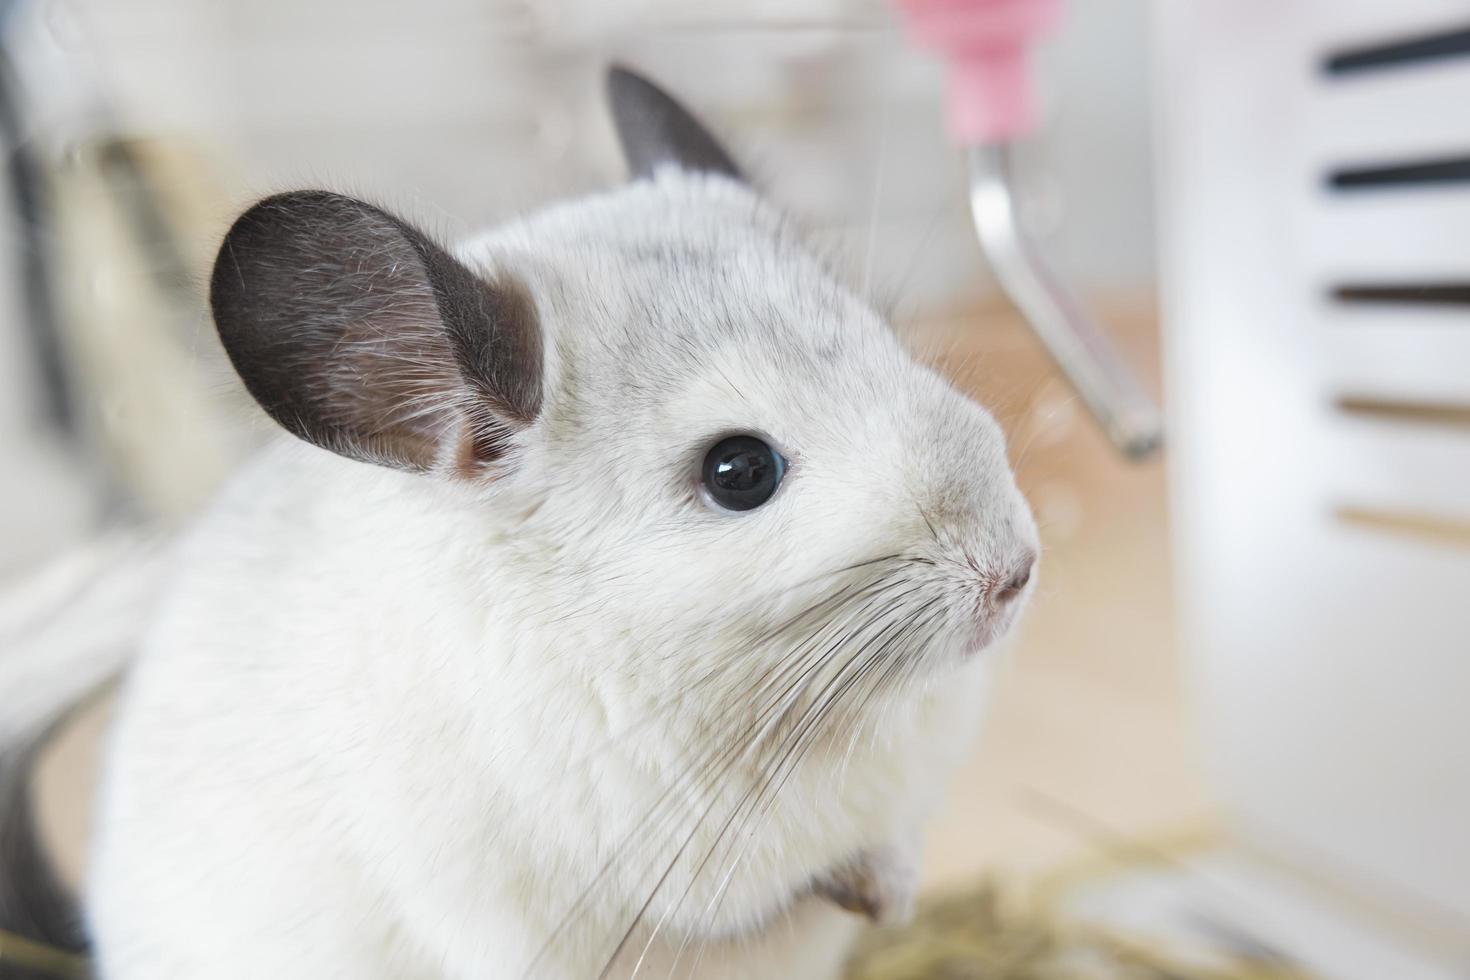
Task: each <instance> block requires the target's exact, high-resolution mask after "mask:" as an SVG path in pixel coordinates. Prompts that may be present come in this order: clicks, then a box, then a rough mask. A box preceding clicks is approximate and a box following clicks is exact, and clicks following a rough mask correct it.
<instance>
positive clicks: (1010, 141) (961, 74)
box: [894, 0, 1163, 459]
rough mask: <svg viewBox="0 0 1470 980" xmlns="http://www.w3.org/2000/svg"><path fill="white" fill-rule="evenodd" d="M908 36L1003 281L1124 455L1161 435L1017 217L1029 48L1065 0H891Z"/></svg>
mask: <svg viewBox="0 0 1470 980" xmlns="http://www.w3.org/2000/svg"><path fill="white" fill-rule="evenodd" d="M894 4H895V6H896V7H897V8H898V11H899V14H900V15H901V16H902V18H903V19H904V21H905V23H906V24H907V26H908V29H909V34H910V36H911V37H912V38H913V39H914V41H915V43H917V44H919V45H920V46H922V47H925V48H928V49H931V50H933V51H934V52H935V53H936V54H938V55H939V57H940V58H942V59H943V60H944V62H945V65H946V67H947V72H946V76H947V79H948V82H947V85H946V99H947V101H946V111H945V118H946V121H947V127H948V129H949V135H950V138H951V139H952V140H953V141H954V143H955V145H956V146H961V147H966V148H967V150H966V152H967V153H968V154H969V161H968V162H969V168H970V211H971V214H972V215H973V217H974V220H975V230H976V231H977V232H978V233H979V235H980V244H981V246H982V247H983V248H984V249H985V254H986V256H987V257H988V258H989V259H990V264H991V266H992V268H993V269H994V270H995V277H996V279H997V280H999V282H1000V285H1001V288H1002V289H1004V290H1005V292H1006V295H1007V296H1009V297H1010V299H1011V301H1012V302H1013V303H1015V304H1016V307H1017V309H1019V310H1020V311H1021V315H1022V316H1023V317H1025V318H1026V321H1027V322H1028V323H1030V324H1031V328H1032V329H1033V330H1035V331H1036V335H1037V336H1038V337H1040V338H1041V341H1042V343H1044V344H1045V345H1046V348H1047V350H1049V351H1050V352H1051V355H1052V357H1053V358H1055V359H1056V362H1057V365H1058V366H1059V367H1060V368H1061V369H1062V373H1063V374H1065V375H1066V376H1067V380H1068V381H1070V382H1071V383H1072V386H1073V387H1074V388H1076V389H1077V393H1078V394H1079V395H1080V396H1081V397H1082V400H1083V401H1084V402H1085V403H1086V404H1087V407H1088V409H1089V410H1090V411H1091V412H1092V414H1093V416H1094V417H1095V418H1096V419H1097V420H1098V422H1099V423H1101V425H1102V426H1103V428H1104V429H1106V430H1107V433H1108V435H1109V437H1111V438H1112V440H1113V442H1114V444H1115V445H1117V447H1118V448H1119V449H1121V450H1122V451H1123V453H1124V454H1125V455H1127V456H1128V457H1130V458H1132V459H1141V458H1143V457H1145V456H1147V455H1148V454H1149V453H1151V452H1152V451H1153V450H1154V449H1156V448H1157V447H1158V446H1159V445H1160V444H1161V443H1162V441H1163V422H1162V420H1161V418H1160V415H1159V410H1158V408H1157V407H1156V406H1155V405H1154V403H1153V402H1152V401H1151V400H1150V399H1149V398H1148V396H1146V395H1145V394H1144V392H1143V389H1142V388H1141V387H1140V386H1139V384H1138V380H1137V379H1136V378H1135V377H1134V375H1133V373H1132V372H1131V371H1130V370H1129V369H1128V366H1127V364H1126V363H1124V361H1123V359H1122V358H1121V357H1120V356H1119V355H1118V353H1117V352H1116V351H1115V350H1114V349H1113V346H1112V344H1110V343H1109V342H1108V339H1107V337H1106V335H1105V334H1104V333H1103V331H1102V329H1101V328H1100V327H1099V326H1098V324H1097V323H1096V322H1095V321H1094V320H1093V319H1092V318H1091V317H1089V316H1088V315H1087V312H1086V311H1085V310H1084V309H1083V308H1082V305H1081V304H1080V303H1078V302H1077V300H1076V299H1075V298H1074V297H1073V296H1072V294H1071V293H1070V292H1068V291H1067V289H1066V288H1065V287H1064V286H1063V285H1062V283H1061V282H1060V280H1058V279H1057V277H1056V276H1055V275H1054V274H1053V273H1052V271H1051V270H1050V269H1049V268H1047V265H1046V263H1045V261H1044V260H1043V256H1042V251H1041V250H1040V249H1039V248H1037V247H1036V246H1035V244H1034V243H1032V242H1031V241H1030V240H1028V239H1027V237H1026V233H1025V231H1024V229H1022V227H1021V223H1020V220H1019V217H1018V209H1017V207H1016V194H1015V184H1014V182H1013V179H1012V160H1011V147H1012V146H1013V145H1014V144H1015V142H1016V141H1017V140H1020V139H1024V138H1025V136H1026V135H1027V134H1028V133H1029V132H1031V131H1032V129H1033V128H1034V126H1035V116H1036V106H1035V102H1036V100H1035V96H1034V93H1033V85H1032V80H1031V71H1030V67H1029V64H1028V62H1029V54H1030V48H1031V45H1032V44H1033V43H1034V41H1035V40H1036V38H1037V37H1039V36H1040V35H1042V34H1044V33H1046V32H1047V31H1049V30H1051V29H1052V28H1054V27H1055V26H1056V24H1057V22H1058V21H1060V20H1061V17H1062V0H894Z"/></svg>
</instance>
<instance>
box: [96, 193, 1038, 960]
mask: <svg viewBox="0 0 1470 980" xmlns="http://www.w3.org/2000/svg"><path fill="white" fill-rule="evenodd" d="M458 257H459V259H460V260H461V261H462V262H463V263H464V264H465V265H466V266H467V267H468V268H471V269H473V270H474V271H475V272H477V273H479V274H480V275H482V276H483V277H484V279H485V280H486V281H506V280H507V278H509V279H513V280H514V281H515V282H516V283H518V284H519V285H520V287H521V288H523V290H524V292H525V294H526V295H527V296H528V297H529V298H530V301H531V302H532V303H533V304H534V307H535V311H536V318H537V321H538V323H539V328H540V330H541V331H542V335H543V342H544V364H543V368H544V379H543V386H542V388H543V401H542V405H541V407H540V413H539V415H538V417H537V418H536V419H535V420H534V422H532V423H531V424H529V425H526V426H524V427H523V428H520V429H518V430H517V431H516V432H515V434H514V436H513V443H512V445H511V446H510V448H509V452H508V453H507V454H506V458H505V462H504V464H503V465H500V466H498V467H497V468H496V470H495V471H494V472H493V473H489V474H485V473H480V474H472V475H466V474H464V473H458V474H456V473H453V472H450V471H448V470H444V471H441V472H438V473H432V474H425V473H415V472H406V471H401V470H395V469H391V468H384V467H378V466H374V465H371V464H370V463H367V462H360V461H355V460H352V459H346V458H341V457H339V456H336V455H333V454H332V453H329V452H327V451H324V450H323V449H321V448H317V447H313V446H309V445H305V444H297V443H290V444H282V445H280V446H278V447H275V448H273V449H272V450H271V451H269V452H267V453H266V454H265V455H264V456H263V457H262V458H261V459H259V460H258V461H257V462H256V463H255V464H254V465H253V466H252V467H251V468H250V469H249V470H248V471H246V472H244V473H243V474H242V475H240V477H239V478H238V479H236V480H235V481H234V483H233V484H232V485H231V486H230V487H229V489H228V490H227V492H225V493H224V494H223V496H222V497H221V499H220V500H219V501H218V503H217V505H216V506H215V507H214V508H213V510H212V512H211V513H210V514H209V515H208V516H207V518H206V519H205V520H204V521H203V522H202V523H201V524H200V525H199V526H198V528H197V530H196V531H195V532H194V533H193V534H192V536H191V537H190V539H189V540H188V541H186V542H185V543H184V544H183V545H182V547H181V553H180V559H179V563H178V566H177V573H176V578H175V581H174V583H173V586H172V587H171V588H170V590H169V595H168V598H167V601H166V603H165V605H164V609H163V612H162V614H161V616H160V617H159V618H158V620H157V622H156V624H155V625H154V627H153V628H152V629H151V631H150V632H149V634H148V636H147V640H146V643H145V646H144V652H143V655H142V657H141V659H140V661H139V663H138V664H137V666H136V669H135V670H134V671H133V673H132V675H131V676H130V678H129V679H128V682H127V686H126V690H125V694H124V698H123V702H122V707H121V715H120V720H119V722H118V725H117V729H116V733H115V737H114V738H113V740H112V743H111V747H110V751H109V754H108V760H107V766H106V782H105V786H104V791H103V796H102V812H101V814H100V818H99V827H100V831H99V836H98V839H97V850H96V859H95V865H94V873H93V875H92V879H91V883H90V907H89V912H90V916H89V920H90V925H91V928H92V931H93V934H94V937H95V941H96V948H97V950H98V956H99V966H100V971H101V975H102V977H103V978H105V980H169V978H190V980H192V978H198V977H210V978H232V977H239V978H242V980H243V978H251V980H255V978H259V977H276V978H290V977H303V978H304V977H312V978H322V977H352V978H373V977H383V978H387V977H395V978H404V977H407V978H416V977H422V978H486V977H492V978H506V980H516V978H523V977H535V978H549V980H591V978H595V977H598V976H601V975H606V976H620V977H628V976H632V975H634V974H636V975H638V976H643V977H662V976H683V975H686V974H687V975H695V976H699V977H711V978H724V977H728V978H735V977H774V976H787V977H803V978H821V977H824V976H831V975H833V974H834V973H835V972H836V971H837V969H838V968H839V966H840V963H841V961H842V958H843V955H844V951H845V949H846V946H847V943H848V941H849V940H850V938H851V935H852V933H853V932H854V929H855V926H856V922H857V920H856V919H855V918H854V917H853V916H852V915H850V914H849V913H847V912H844V911H842V910H840V909H838V908H837V907H836V906H835V905H834V904H832V903H831V902H829V901H826V900H824V899H822V898H820V897H819V896H818V895H817V894H816V893H817V892H823V893H825V894H829V895H832V894H834V891H833V889H831V888H828V887H826V883H828V882H830V881H831V879H832V877H833V876H834V875H836V876H837V877H838V879H839V880H840V881H841V882H842V883H843V885H844V886H846V887H848V888H849V889H850V891H851V893H852V894H856V895H858V896H859V897H858V898H856V899H854V901H855V902H857V906H856V907H860V908H863V909H864V910H866V911H870V912H872V911H874V909H873V908H870V907H869V906H870V905H872V904H873V903H875V902H876V903H881V902H882V901H884V900H886V899H887V898H889V897H892V898H894V900H895V901H898V902H901V901H902V899H903V897H904V896H902V895H897V896H889V895H888V894H887V892H886V891H885V889H887V890H891V887H890V885H891V883H892V882H899V883H900V884H899V885H893V886H892V887H893V888H902V887H907V884H906V883H908V882H910V881H911V877H912V874H911V873H912V866H911V859H908V861H909V863H900V865H899V866H897V867H890V866H887V865H885V864H883V863H882V860H880V858H881V857H882V856H884V855H894V854H898V855H910V854H912V850H913V843H914V841H915V835H916V833H917V829H918V827H919V825H920V823H921V821H922V820H923V819H924V817H925V815H926V813H927V812H928V811H929V809H930V807H931V806H932V803H933V801H934V799H935V796H936V794H937V792H938V790H939V788H940V784H941V782H942V780H943V778H944V776H945V774H946V772H947V771H948V770H949V769H950V767H951V766H952V764H953V763H954V761H955V758H956V756H957V754H958V753H959V752H960V751H961V750H962V749H963V748H964V747H965V746H966V744H967V743H968V741H969V738H970V734H971V731H972V729H973V726H974V724H975V722H976V720H977V718H978V715H979V707H980V702H981V697H982V694H983V688H984V682H985V674H986V671H987V659H988V658H987V656H986V655H985V654H983V653H982V649H983V648H984V647H986V646H987V645H988V644H989V643H990V642H991V641H992V640H993V639H994V638H995V637H997V636H998V635H999V634H1000V633H1002V632H1004V631H1005V630H1006V629H1007V627H1008V626H1009V624H1010V621H1011V620H1012V619H1013V617H1014V615H1015V612H1016V609H1017V607H1018V606H1019V605H1020V601H1019V600H1018V599H1017V598H1015V597H1014V596H1013V595H1011V593H1014V592H1015V591H1017V590H1016V587H1015V586H1016V581H1017V575H1018V574H1019V573H1020V572H1022V571H1025V570H1027V569H1029V567H1030V564H1031V562H1032V561H1033V559H1034V556H1035V552H1036V547H1037V542H1036V533H1035V528H1034V525H1033V523H1032V520H1031V517H1030V515H1029V512H1028V510H1027V508H1026V506H1025V503H1024V501H1023V499H1022V497H1021V496H1020V494H1019V493H1018V491H1017V489H1016V487H1015V484H1014V482H1013V480H1012V477H1011V474H1010V472H1009V469H1008V467H1007V463H1006V457H1005V449H1004V444H1003V440H1002V437H1001V433H1000V431H999V429H998V428H997V426H996V425H995V424H994V422H993V421H992V420H991V418H990V417H989V416H988V415H987V414H986V413H985V412H984V411H983V410H982V409H981V408H979V407H978V406H977V405H975V404H974V403H973V402H971V401H969V400H968V399H966V398H964V397H962V396H961V395H959V394H958V393H956V392H955V391H954V390H953V389H952V388H951V387H950V386H949V385H948V384H946V383H945V382H944V381H943V380H942V379H940V378H939V377H938V376H936V375H935V374H934V373H933V372H931V371H930V370H928V369H927V368H925V367H922V366H920V365H918V364H916V363H915V362H914V361H912V360H911V359H910V358H909V357H908V356H907V355H906V354H905V352H904V351H903V350H902V349H901V347H900V345H899V344H898V343H897V342H896V340H895V339H894V337H893V335H892V334H891V332H890V331H889V329H888V328H887V327H886V326H885V324H884V323H882V322H881V320H880V319H879V318H878V317H877V316H876V315H875V313H874V312H873V311H872V310H871V309H870V308H869V307H868V306H867V305H865V304H864V303H863V302H861V301H860V300H859V299H857V298H856V297H855V296H853V295H852V294H851V293H849V292H848V291H846V290H845V289H843V288H842V287H841V286H839V285H838V284H837V283H836V282H835V281H834V280H833V279H832V278H831V277H830V276H829V275H828V273H827V272H826V271H825V270H824V269H823V268H822V267H821V266H820V265H819V264H818V263H817V262H815V261H814V260H813V259H812V258H811V257H810V256H809V255H808V254H807V253H806V252H805V251H804V250H803V249H802V247H801V246H800V244H799V242H798V241H797V240H796V239H795V237H794V236H793V235H792V234H791V233H790V232H789V231H788V229H787V226H786V225H785V224H784V223H783V222H782V220H781V219H780V218H779V216H778V215H777V214H775V213H774V212H773V211H771V210H770V209H769V208H768V207H767V206H765V205H764V204H762V203H761V202H760V201H759V200H758V199H757V198H756V196H755V195H754V194H753V193H752V192H751V191H750V190H749V189H747V188H746V187H745V186H743V185H741V184H739V183H737V182H735V181H732V180H729V179H725V178H722V177H712V176H699V175H694V174H688V173H684V172H681V171H679V170H677V169H676V168H672V167H666V168H662V169H660V171H659V172H658V173H657V175H656V178H655V179H653V180H644V181H639V182H637V183H635V184H632V185H630V186H628V187H626V188H624V189H621V190H618V191H616V192H612V193H609V194H606V195H604V196H601V197H597V198H594V199H591V200H586V201H581V202H577V203H574V204H569V205H564V206H560V207H555V208H552V209H550V210H548V211H546V212H544V213H542V214H540V215H538V216H535V217H533V218H531V219H529V220H527V221H525V222H523V223H520V224H517V225H514V226H512V227H509V228H505V229H503V230H501V231H499V232H497V233H495V234H493V235H489V236H487V237H484V238H482V239H479V240H476V241H473V242H471V243H470V244H468V245H466V246H465V247H464V248H462V249H461V250H460V251H459V253H458ZM732 432H754V433H759V434H761V435H762V436H764V437H765V438H768V439H769V440H770V441H771V442H772V444H773V445H776V446H777V447H779V448H780V450H781V451H782V452H783V453H784V454H785V455H786V457H787V458H788V460H789V461H790V467H789V471H788V474H787V477H786V479H785V482H784V483H783V485H782V486H781V488H780V490H779V491H778V492H777V494H776V496H775V497H774V498H773V499H772V500H771V501H770V502H769V503H768V504H766V505H765V506H763V507H761V508H759V509H757V510H754V511H749V512H746V513H739V514H736V513H728V512H722V511H720V510H718V509H717V508H715V507H713V506H711V505H710V504H709V503H708V502H706V501H705V500H704V499H703V497H702V495H701V492H700V489H699V483H698V467H699V462H700V460H701V459H702V456H703V453H704V452H705V450H706V449H707V448H708V447H709V446H710V445H711V444H712V443H713V442H714V441H715V440H717V439H718V438H719V437H721V436H722V435H725V434H729V433H732ZM1022 584H1023V585H1024V583H1022ZM1008 587H1009V591H1008ZM852 868H857V869H858V871H857V873H856V874H857V878H856V881H854V879H853V878H852V877H850V876H849V877H844V874H845V871H846V869H852ZM864 889H877V891H878V893H879V894H878V895H877V897H874V896H873V895H870V894H867V893H866V892H865V891H864ZM838 892H839V893H840V889H839V890H838ZM844 894H845V893H844ZM839 900H840V899H839ZM844 904H847V903H846V902H844Z"/></svg>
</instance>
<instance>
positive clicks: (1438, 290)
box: [1332, 280, 1470, 306]
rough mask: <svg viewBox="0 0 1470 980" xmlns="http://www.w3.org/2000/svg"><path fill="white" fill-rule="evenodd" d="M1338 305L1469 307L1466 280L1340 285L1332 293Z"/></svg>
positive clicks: (1469, 296)
mask: <svg viewBox="0 0 1470 980" xmlns="http://www.w3.org/2000/svg"><path fill="white" fill-rule="evenodd" d="M1332 298H1333V299H1335V300H1337V301H1338V302H1340V303H1388V304H1401V305H1408V306H1470V280H1467V281H1464V282H1406V283H1344V284H1343V285H1340V286H1336V287H1334V288H1333V290H1332Z"/></svg>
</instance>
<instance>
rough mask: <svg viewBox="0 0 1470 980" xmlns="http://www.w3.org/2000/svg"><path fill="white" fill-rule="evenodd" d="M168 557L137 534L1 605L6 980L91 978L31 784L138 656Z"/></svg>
mask: <svg viewBox="0 0 1470 980" xmlns="http://www.w3.org/2000/svg"><path fill="white" fill-rule="evenodd" d="M164 556H165V552H164V549H163V548H162V547H160V545H159V542H158V541H157V540H155V539H153V538H151V537H147V536H142V535H139V534H137V533H136V532H126V533H120V534H116V535H112V536H109V537H107V538H105V539H103V540H101V541H98V542H94V543H92V544H89V545H87V546H86V547H84V548H82V549H80V550H79V551H77V552H75V553H73V554H70V555H67V556H65V557H64V558H62V559H61V560H59V561H58V562H56V563H55V564H54V565H52V566H51V567H49V568H47V569H45V570H43V571H42V572H41V573H40V574H38V575H36V576H35V577H34V578H33V579H31V580H30V581H28V582H27V583H26V584H25V586H24V587H23V588H21V589H17V590H15V591H13V592H11V593H7V594H4V595H0V980H56V978H60V977H72V978H77V977H87V976H89V975H90V970H89V968H88V962H87V956H86V953H87V937H86V931H85V929H84V926H83V922H82V915H81V909H80V906H79V904H78V902H77V898H76V896H75V895H73V894H72V893H71V892H70V890H69V889H68V888H67V887H66V886H65V885H64V884H62V882H61V881H60V879H59V878H58V877H57V876H56V872H55V870H54V869H53V868H52V867H51V864H50V862H49V861H48V860H47V858H46V854H45V850H44V848H43V847H42V845H41V838H40V835H39V833H38V827H37V825H36V814H35V808H34V806H33V805H32V800H31V792H30V788H31V787H30V783H31V772H32V770H33V769H34V766H35V762H36V758H37V756H38V754H39V753H40V750H41V748H42V746H44V745H45V743H46V741H47V739H48V738H49V736H50V735H51V734H52V733H53V732H54V731H55V730H56V729H57V728H59V727H60V726H61V724H62V722H63V721H64V720H65V719H66V718H67V717H68V716H69V715H70V714H71V712H72V710H73V709H74V708H75V707H76V706H77V705H78V704H80V703H81V702H82V701H83V700H84V699H85V698H86V697H87V695H88V694H90V693H92V692H93V691H96V690H97V689H98V688H99V687H100V686H102V685H103V684H105V683H106V682H107V681H108V680H109V679H111V678H113V677H115V676H116V675H118V674H119V673H120V672H121V671H122V669H123V667H124V666H125V665H126V663H127V661H128V660H129V659H130V657H131V654H132V651H133V650H135V649H136V647H137V642H138V638H139V636H140V634H141V632H142V629H143V624H144V622H145V621H146V617H147V615H148V613H149V611H150V610H151V607H152V605H153V600H154V597H155V593H156V591H157V588H158V583H159V581H160V579H161V577H162V570H163V558H164Z"/></svg>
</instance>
